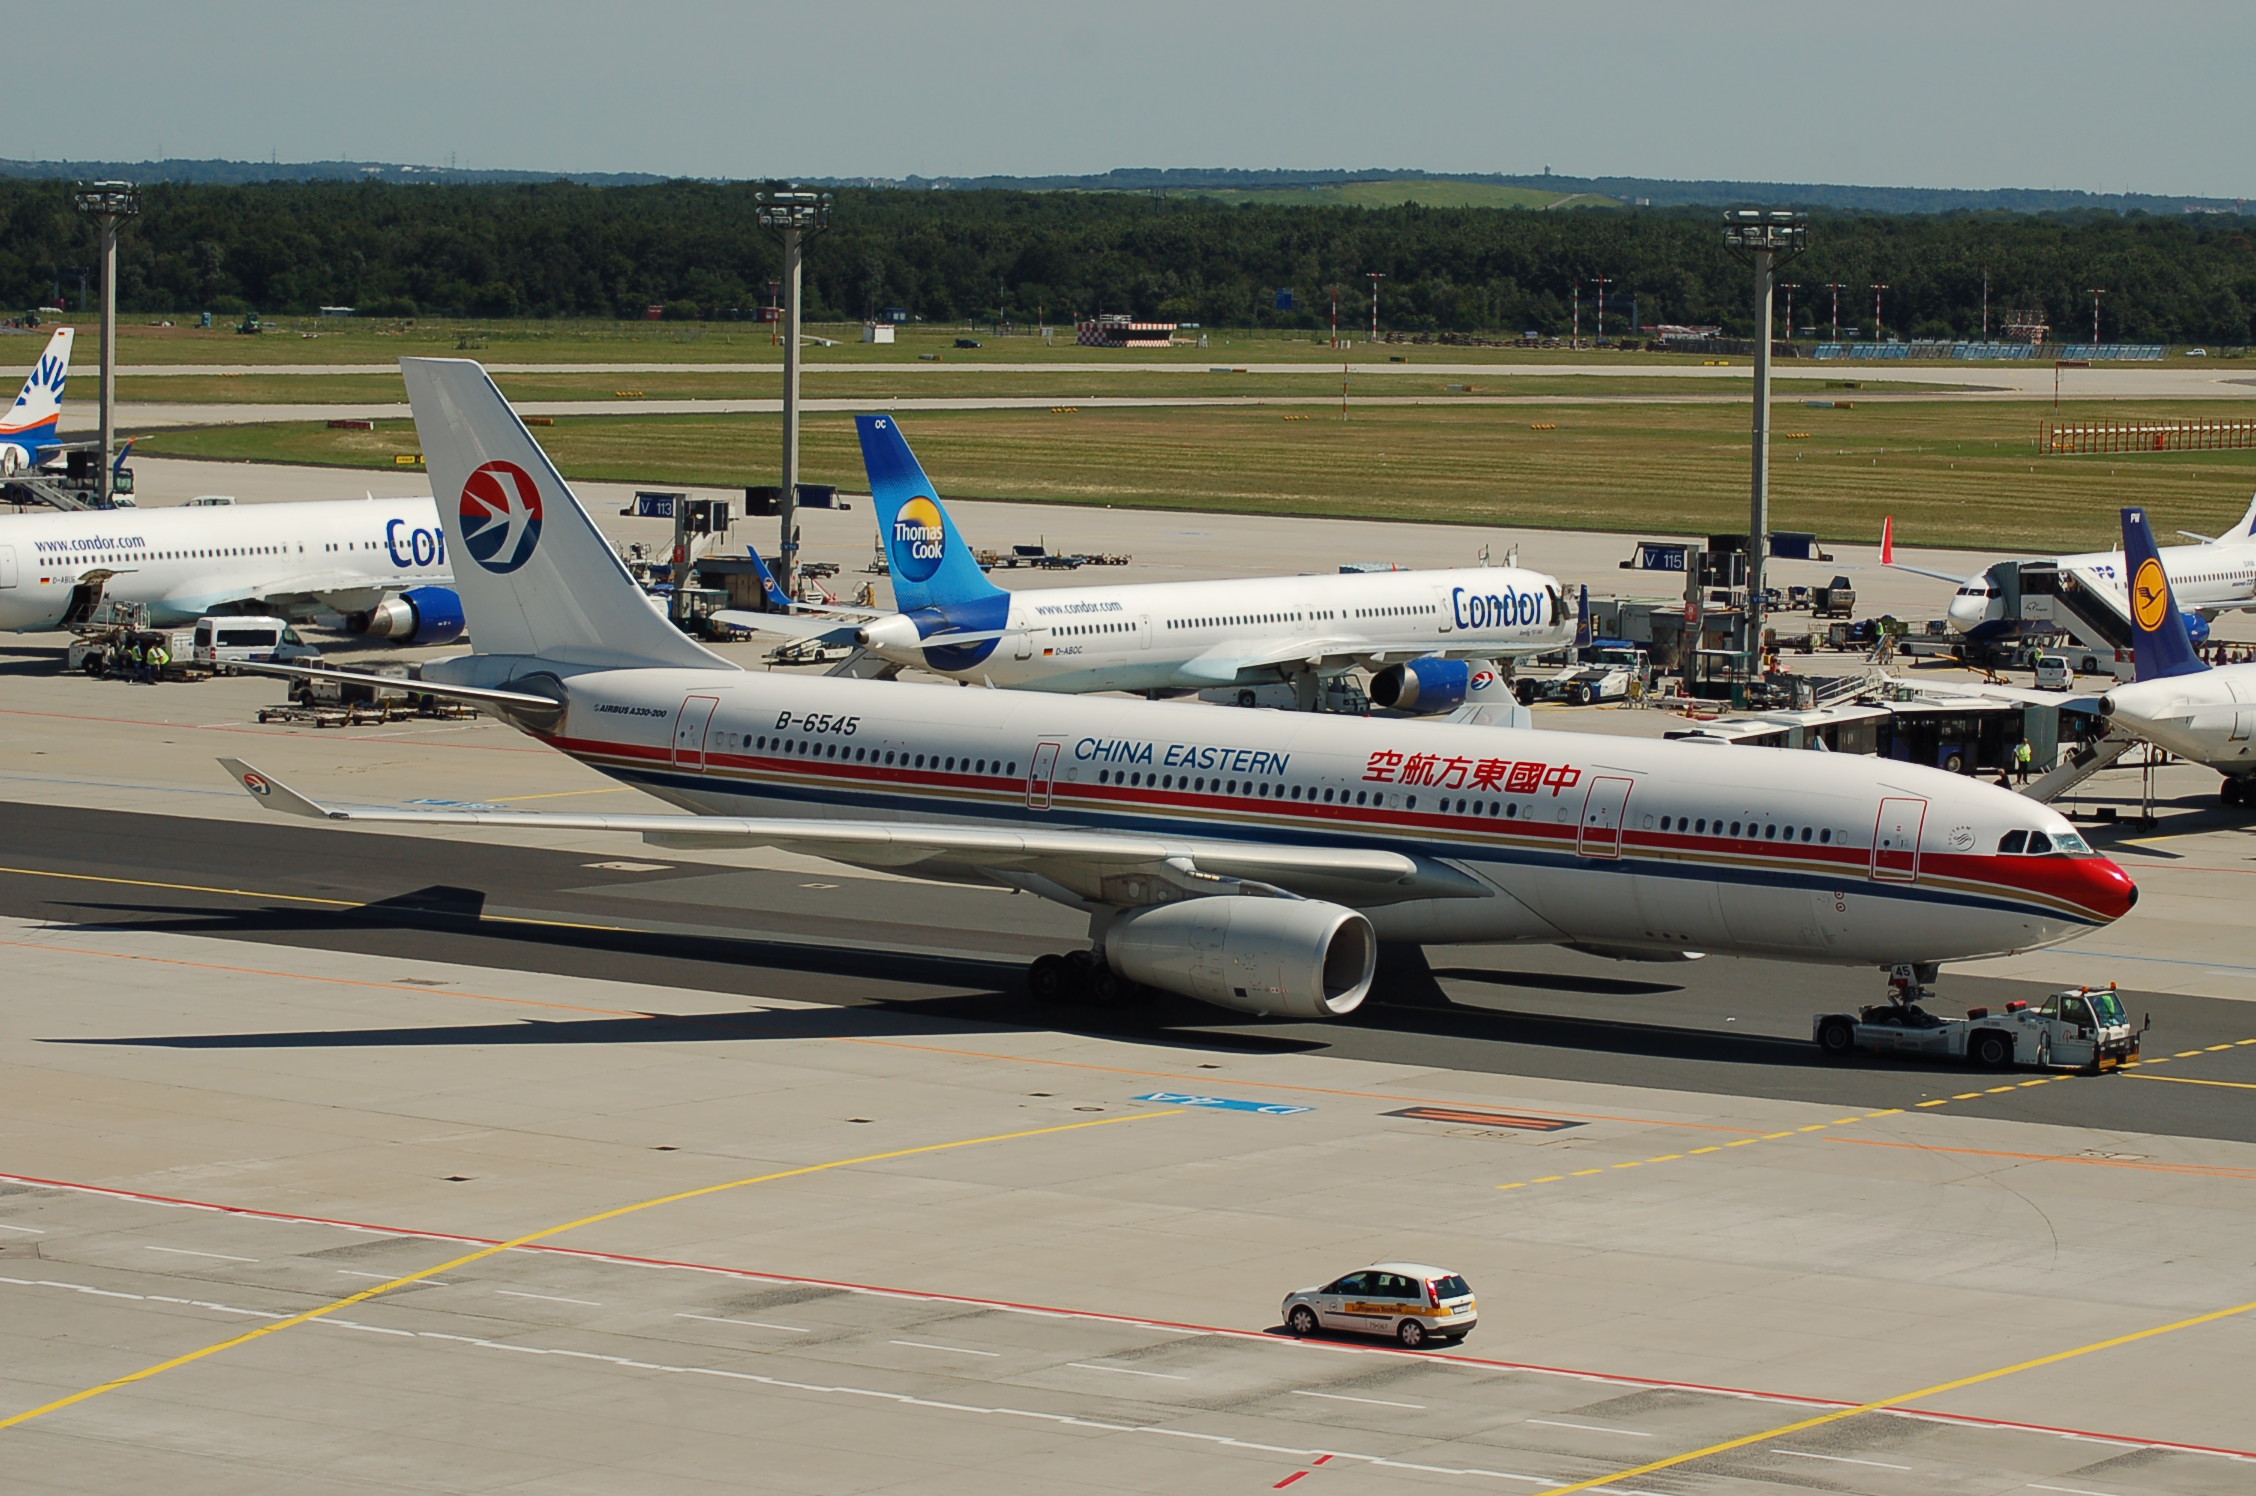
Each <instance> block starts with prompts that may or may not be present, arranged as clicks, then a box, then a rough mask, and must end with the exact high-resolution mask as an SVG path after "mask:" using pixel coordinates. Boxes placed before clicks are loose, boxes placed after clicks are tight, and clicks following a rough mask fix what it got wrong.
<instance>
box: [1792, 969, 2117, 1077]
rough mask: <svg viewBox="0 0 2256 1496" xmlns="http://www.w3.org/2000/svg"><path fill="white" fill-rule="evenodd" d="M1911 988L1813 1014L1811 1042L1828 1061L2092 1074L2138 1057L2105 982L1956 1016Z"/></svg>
mask: <svg viewBox="0 0 2256 1496" xmlns="http://www.w3.org/2000/svg"><path fill="white" fill-rule="evenodd" d="M1898 980H1899V981H1902V980H1903V979H1901V978H1899V979H1898ZM1907 992H1908V993H1909V994H1911V995H1910V996H1906V995H1905V994H1906V993H1907ZM1918 995H1921V993H1920V989H1918V988H1916V987H1910V986H1908V985H1902V986H1898V988H1897V998H1896V1000H1894V1001H1891V1002H1885V1003H1877V1004H1875V1005H1873V1006H1872V1007H1869V1008H1864V1009H1861V1010H1859V1011H1858V1012H1856V1013H1821V1014H1819V1015H1818V1017H1817V1018H1816V1019H1815V1020H1814V1021H1813V1022H1812V1025H1811V1028H1812V1034H1813V1037H1815V1038H1816V1040H1817V1045H1818V1048H1820V1049H1822V1050H1823V1051H1824V1052H1825V1055H1826V1058H1828V1059H1834V1060H1845V1059H1847V1058H1848V1057H1849V1056H1850V1055H1852V1054H1854V1053H1855V1052H1856V1051H1858V1050H1860V1049H1861V1050H1864V1051H1866V1052H1868V1053H1871V1054H1905V1055H1921V1056H1925V1057H1928V1058H1935V1059H1952V1060H1964V1061H1966V1062H1967V1063H1968V1064H1970V1065H1979V1066H1981V1067H1982V1068H1983V1069H1986V1070H2003V1069H2005V1068H2006V1067H2007V1066H2009V1065H2037V1066H2043V1067H2047V1068H2051V1067H2060V1068H2067V1069H2084V1070H2088V1071H2090V1072H2091V1073H2093V1074H2095V1075H2096V1074H2097V1073H2099V1072H2100V1071H2102V1070H2112V1069H2114V1068H2115V1067H2116V1066H2118V1065H2120V1064H2122V1063H2124V1062H2125V1061H2127V1060H2133V1059H2136V1058H2138V1052H2139V1036H2140V1035H2141V1034H2142V1033H2143V1032H2144V1029H2142V1028H2139V1027H2135V1026H2134V1025H2133V1024H2132V1023H2131V1020H2130V1015H2129V1014H2127V1013H2126V1012H2124V1011H2123V1002H2122V999H2121V998H2120V997H2119V996H2118V995H2117V994H2116V991H2115V988H2114V986H2113V985H2112V984H2110V985H2109V986H2106V987H2072V988H2069V989H2068V990H2066V991H2064V992H2055V993H2054V994H2052V996H2050V997H2048V998H2046V999H2045V1000H2044V1002H2043V1003H2042V1004H2040V1005H2039V1006H2037V1007H2034V1008H2032V1007H2030V1006H2029V1005H2028V1004H2027V1003H2025V1002H2010V1003H2007V1004H2006V1005H2005V1006H2004V1007H2003V1008H1999V1009H1995V1010H1992V1009H1989V1008H1969V1009H1967V1010H1966V1016H1965V1017H1964V1018H1938V1017H1936V1016H1935V1015H1934V1014H1932V1013H1929V1012H1928V1011H1927V1010H1926V1009H1924V1008H1922V1007H1920V1006H1919V1005H1918V1003H1917V1002H1916V1001H1914V1000H1913V998H1914V997H1916V996H1918Z"/></svg>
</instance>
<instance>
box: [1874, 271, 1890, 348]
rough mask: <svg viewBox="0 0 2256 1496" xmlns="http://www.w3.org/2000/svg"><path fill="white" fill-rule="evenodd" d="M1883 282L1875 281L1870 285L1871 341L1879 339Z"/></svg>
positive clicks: (1884, 286) (1884, 285) (1885, 285)
mask: <svg viewBox="0 0 2256 1496" xmlns="http://www.w3.org/2000/svg"><path fill="white" fill-rule="evenodd" d="M1887 289H1888V287H1887V284H1886V283H1885V282H1875V283H1874V285H1873V287H1872V341H1873V342H1875V343H1877V342H1879V341H1880V293H1881V292H1883V291H1885V290H1887Z"/></svg>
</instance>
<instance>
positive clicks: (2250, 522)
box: [2225, 498, 2256, 540]
mask: <svg viewBox="0 0 2256 1496" xmlns="http://www.w3.org/2000/svg"><path fill="white" fill-rule="evenodd" d="M2225 535H2226V538H2227V539H2230V538H2231V537H2233V536H2235V535H2237V536H2239V537H2240V538H2241V539H2243V540H2252V539H2256V498H2251V499H2250V500H2249V501H2248V512H2247V513H2246V514H2244V515H2242V516H2241V517H2240V523H2239V524H2237V525H2234V526H2233V527H2232V528H2231V529H2230V530H2228V531H2226V532H2225Z"/></svg>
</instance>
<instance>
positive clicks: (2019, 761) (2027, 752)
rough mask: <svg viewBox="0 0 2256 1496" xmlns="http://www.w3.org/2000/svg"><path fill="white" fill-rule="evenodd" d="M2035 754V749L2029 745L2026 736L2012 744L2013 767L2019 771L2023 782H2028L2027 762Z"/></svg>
mask: <svg viewBox="0 0 2256 1496" xmlns="http://www.w3.org/2000/svg"><path fill="white" fill-rule="evenodd" d="M2036 756H2037V755H2036V750H2035V749H2033V748H2031V747H2030V746H2029V740H2028V739H2027V738H2023V739H2022V740H2021V741H2020V742H2018V743H2016V744H2014V745H2013V767H2014V768H2015V769H2016V770H2017V771H2018V772H2019V773H2020V776H2021V782H2022V783H2023V784H2027V783H2028V782H2029V762H2030V760H2031V759H2033V758H2035V757H2036Z"/></svg>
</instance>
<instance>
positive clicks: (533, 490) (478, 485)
mask: <svg viewBox="0 0 2256 1496" xmlns="http://www.w3.org/2000/svg"><path fill="white" fill-rule="evenodd" d="M459 512H460V514H461V516H462V544H463V546H464V548H465V549H467V550H468V551H469V552H470V556H471V559H472V560H474V561H476V562H477V563H478V564H479V565H480V566H483V567H484V568H485V569H486V570H488V571H493V572H510V571H515V570H516V569H517V568H518V567H520V566H523V565H524V564H525V563H526V562H527V561H530V560H531V559H532V558H533V552H534V550H535V549H537V548H538V547H539V545H540V532H541V496H540V485H539V484H538V483H535V482H534V481H533V475H532V474H530V473H528V472H526V471H525V470H524V469H523V468H521V467H519V466H517V464H515V463H514V462H500V461H494V462H489V463H487V464H486V465H485V466H483V467H481V468H479V469H478V470H477V471H476V472H474V473H472V474H471V475H470V481H469V482H467V483H465V484H463V485H462V506H461V509H460V511H459Z"/></svg>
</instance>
